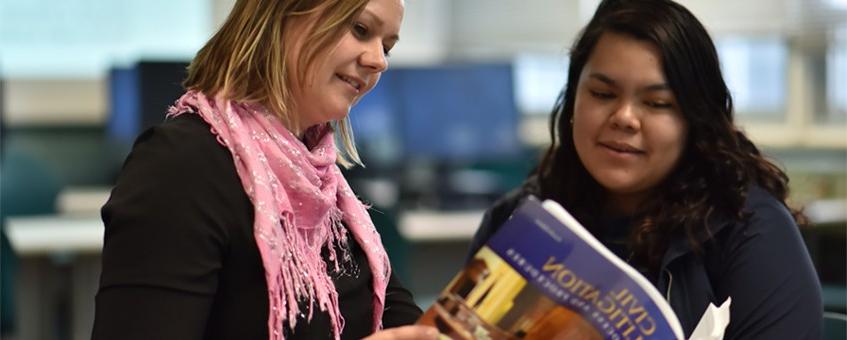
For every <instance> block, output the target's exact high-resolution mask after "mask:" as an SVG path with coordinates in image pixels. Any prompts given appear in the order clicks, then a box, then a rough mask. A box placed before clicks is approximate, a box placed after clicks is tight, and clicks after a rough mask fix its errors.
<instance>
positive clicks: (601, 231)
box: [471, 0, 822, 339]
mask: <svg viewBox="0 0 847 340" xmlns="http://www.w3.org/2000/svg"><path fill="white" fill-rule="evenodd" d="M569 67H570V68H569V70H568V83H567V85H566V86H565V88H564V90H563V92H562V93H561V94H560V96H559V100H558V103H557V105H556V107H555V108H554V109H553V113H552V117H551V129H550V130H551V131H550V132H551V137H552V139H553V143H552V145H551V146H550V147H549V149H548V150H547V152H546V154H545V156H544V158H543V159H542V161H541V163H540V164H539V165H538V167H537V168H536V170H535V171H534V172H533V174H532V175H531V176H530V177H529V178H528V180H527V181H526V183H525V184H524V185H523V186H522V187H521V188H520V189H519V190H517V191H515V192H513V193H511V194H509V195H508V196H506V197H504V198H503V199H501V200H500V201H499V202H497V203H496V204H495V205H494V206H493V207H492V208H491V209H490V210H489V211H488V213H487V214H486V217H485V218H484V220H483V222H482V225H481V227H480V229H479V231H478V232H477V235H476V236H475V238H474V243H473V245H472V249H471V252H472V253H474V252H476V251H477V249H479V247H480V246H481V245H482V244H484V243H485V241H486V240H487V239H488V238H489V237H490V236H491V235H492V234H493V233H494V232H495V231H496V230H497V228H498V227H499V226H500V225H501V224H502V223H503V222H504V221H505V220H506V219H507V218H508V216H509V215H510V213H511V212H512V210H513V209H514V208H515V206H516V205H517V204H518V203H519V201H520V200H521V199H522V198H523V197H525V196H526V195H529V194H534V195H537V196H539V197H541V198H545V199H553V200H555V201H557V202H559V203H561V204H562V205H563V206H564V207H565V208H567V209H568V210H569V211H571V212H572V213H573V214H574V216H575V217H577V219H579V220H580V221H581V222H582V223H584V224H585V225H586V227H587V228H588V229H589V230H590V231H591V232H592V233H593V234H594V235H595V236H596V237H597V238H598V239H600V240H601V241H602V242H603V243H604V244H605V245H606V246H608V247H609V248H610V249H611V250H612V251H613V252H615V253H616V254H617V255H618V256H619V257H621V258H622V259H624V260H626V261H627V262H629V263H630V264H631V265H633V266H634V267H636V268H638V269H639V270H640V271H641V272H642V273H643V274H645V276H646V277H647V278H648V279H650V280H651V281H652V282H653V283H654V285H655V286H656V287H657V288H658V289H659V291H660V292H662V294H664V295H665V296H666V298H667V299H668V301H669V303H670V305H671V306H672V308H673V310H674V312H675V313H676V314H677V315H678V316H679V319H680V322H681V323H682V326H683V329H684V331H685V334H686V336H689V335H690V334H691V332H692V331H693V329H694V327H695V326H696V325H697V322H698V321H699V320H700V318H701V316H702V315H703V312H705V310H706V308H707V306H708V305H709V304H710V303H713V304H715V305H721V303H723V302H724V301H725V300H726V299H727V298H730V297H731V298H732V303H731V306H730V323H729V325H728V327H727V329H726V333H725V338H726V339H818V338H819V337H820V331H821V320H822V306H821V296H820V283H819V281H818V278H817V275H816V273H815V271H814V269H813V266H812V262H811V260H810V257H809V255H808V252H807V250H806V248H805V246H804V243H803V241H802V239H801V237H800V233H799V230H798V225H802V224H803V218H802V215H801V214H800V213H799V212H798V211H796V210H793V209H791V208H790V207H788V205H787V204H786V197H787V192H788V186H787V182H788V179H787V177H786V175H785V174H784V173H783V172H782V171H781V170H780V169H779V168H777V167H776V166H775V165H774V164H773V163H771V162H769V161H768V160H766V159H765V158H764V157H763V156H762V154H761V153H760V151H759V150H758V149H757V148H756V146H755V145H753V143H752V142H751V141H750V140H749V139H748V138H747V137H746V136H745V135H744V134H743V133H742V132H741V131H740V130H739V129H738V128H737V127H736V126H735V125H734V123H733V109H732V100H731V97H730V94H729V91H728V90H727V87H726V84H725V82H724V80H723V78H722V76H721V71H720V64H719V61H718V56H717V53H716V50H715V47H714V44H713V42H712V40H711V38H710V37H709V35H708V33H707V32H706V30H705V29H704V27H703V26H702V24H700V22H699V21H698V20H697V19H696V18H695V17H694V16H693V15H692V14H691V13H690V12H689V11H688V10H686V9H685V8H684V7H683V6H681V5H679V4H677V3H674V2H672V1H669V0H611V1H603V2H602V3H601V4H600V5H599V7H598V9H597V11H596V13H595V15H594V17H593V19H592V20H591V21H590V22H589V24H588V25H587V26H586V27H585V29H584V30H583V32H582V33H581V35H580V37H579V38H578V39H577V40H576V42H575V44H574V46H573V48H572V50H571V62H570V66H569Z"/></svg>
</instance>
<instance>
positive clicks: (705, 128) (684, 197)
mask: <svg viewBox="0 0 847 340" xmlns="http://www.w3.org/2000/svg"><path fill="white" fill-rule="evenodd" d="M605 32H614V33H619V34H625V35H628V36H631V37H633V38H635V39H638V40H641V41H645V42H648V43H650V44H652V45H654V46H655V47H656V48H657V49H658V50H659V51H660V52H659V53H661V59H662V69H663V71H664V74H665V77H666V79H667V82H668V84H669V86H670V88H671V90H672V92H673V94H674V97H675V98H676V100H677V102H678V105H679V107H680V110H681V112H682V115H683V117H684V119H685V120H686V122H687V123H688V127H689V130H688V138H687V145H686V146H685V151H683V154H682V156H681V158H680V160H679V162H678V163H677V166H676V168H675V169H674V170H672V171H671V173H670V174H668V176H667V177H666V178H665V179H664V180H662V182H660V183H659V184H658V185H657V187H656V188H655V189H654V190H653V191H654V193H653V194H652V195H651V196H650V198H649V199H648V200H647V201H645V202H642V204H641V205H640V207H639V209H638V211H639V212H638V213H637V215H636V216H634V217H635V218H636V220H635V221H636V222H635V223H636V225H635V226H634V228H633V231H632V233H631V235H630V241H629V243H630V246H631V249H632V251H633V254H632V255H633V257H632V260H633V261H634V263H636V264H637V265H639V266H642V267H644V268H645V269H647V270H648V271H649V272H650V273H651V274H654V275H656V274H658V273H657V271H658V269H659V265H660V264H661V259H662V256H663V254H664V253H665V251H666V250H667V247H668V244H669V240H670V239H671V238H672V237H674V236H678V235H684V236H685V237H687V239H688V240H689V242H691V244H692V246H693V248H694V249H695V251H698V252H699V251H701V249H702V244H703V242H704V241H705V240H707V239H708V238H709V237H710V236H711V232H710V231H709V225H710V222H712V223H714V222H715V221H717V220H720V219H726V218H730V219H735V220H746V219H747V218H749V213H747V212H745V211H744V203H745V201H746V198H747V190H748V187H749V186H750V185H751V184H754V185H758V186H760V187H762V188H763V189H764V190H766V191H768V192H769V193H771V194H772V195H773V196H775V197H776V198H777V199H779V200H781V201H782V202H783V204H785V200H786V196H787V194H788V177H787V176H786V175H785V173H784V172H783V171H782V170H780V169H779V168H778V167H777V166H775V165H774V164H773V163H771V162H770V161H768V160H767V159H765V157H764V156H763V155H762V153H761V152H760V151H759V149H758V148H756V146H755V145H753V143H752V142H751V141H750V140H749V139H748V138H747V137H746V136H745V135H744V133H742V132H741V131H740V130H739V129H738V128H737V127H736V126H735V124H734V123H733V108H732V98H731V96H730V93H729V90H728V89H727V86H726V83H725V82H724V79H723V77H722V75H721V70H720V63H719V61H718V55H717V51H716V49H715V46H714V43H713V42H712V39H711V38H710V37H709V34H708V33H707V32H706V29H705V28H704V27H703V25H702V24H701V23H700V22H699V21H698V20H697V18H695V17H694V15H693V14H691V12H689V11H688V10H687V9H685V8H684V7H683V6H681V5H679V4H677V3H675V2H673V1H670V0H604V1H602V2H601V3H600V5H599V7H598V8H597V10H596V12H595V14H594V17H593V18H592V19H591V21H590V22H589V23H588V25H587V26H586V27H585V28H584V29H583V31H582V32H581V33H580V35H579V37H578V38H577V40H576V42H575V43H574V45H573V47H572V48H571V59H570V66H569V69H568V79H567V84H566V85H565V88H564V89H563V91H562V92H561V93H560V94H559V98H558V100H557V102H556V105H555V107H554V108H553V112H552V115H551V117H550V135H551V138H552V141H553V142H552V144H551V146H550V147H549V149H548V150H547V151H546V153H545V154H544V156H543V158H542V160H541V162H540V164H539V166H538V167H537V168H536V169H535V170H534V173H533V177H535V178H536V180H537V184H538V188H537V191H538V194H539V195H540V196H542V197H544V198H550V199H553V200H556V201H558V202H560V203H562V204H563V205H564V206H565V207H567V208H568V209H569V210H570V211H571V212H572V213H573V214H574V215H575V217H576V218H577V219H579V220H580V221H582V222H583V223H585V225H586V227H588V228H589V229H590V230H592V232H596V231H597V228H599V227H598V226H597V217H598V216H601V215H602V214H603V211H602V208H603V207H604V206H605V205H604V203H605V192H604V189H603V188H602V187H601V186H600V184H599V183H598V182H597V181H596V180H594V178H592V176H591V175H590V174H589V173H588V171H587V170H586V169H585V167H584V166H583V164H582V163H581V161H580V159H579V157H578V156H577V153H576V149H575V148H574V143H573V133H572V125H571V124H570V121H571V119H572V117H573V114H574V101H575V98H576V92H577V86H578V83H579V76H580V74H581V73H582V69H583V67H584V66H585V64H586V62H587V61H588V58H589V57H590V55H591V53H592V51H593V49H594V47H595V45H596V44H597V42H598V41H599V39H600V37H601V36H602V35H603V34H604V33H605ZM786 207H787V205H786ZM789 209H790V208H789ZM791 212H792V214H793V215H794V218H795V220H796V221H797V223H798V225H803V224H804V223H805V220H804V219H803V215H802V213H800V212H799V211H797V210H791Z"/></svg>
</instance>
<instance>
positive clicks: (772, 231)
mask: <svg viewBox="0 0 847 340" xmlns="http://www.w3.org/2000/svg"><path fill="white" fill-rule="evenodd" d="M529 183H530V184H527V185H525V186H524V187H522V188H520V189H518V190H515V191H513V192H511V193H509V194H508V195H506V196H505V197H503V198H502V199H500V200H499V201H498V202H496V203H495V204H494V206H492V207H491V209H489V210H488V212H486V214H485V217H484V218H483V221H482V224H481V225H480V228H479V230H478V231H477V233H476V235H475V236H474V239H473V242H472V244H471V250H470V254H474V253H476V251H477V250H479V248H480V247H481V246H482V245H483V244H485V242H486V241H487V240H488V239H489V238H490V237H491V236H492V235H493V234H494V233H495V232H496V231H497V229H498V228H499V227H500V226H501V225H502V224H503V222H505V221H506V219H507V218H508V217H509V215H511V213H512V211H513V210H514V209H515V208H516V207H517V205H518V204H519V203H520V201H521V200H522V199H523V198H524V197H526V196H527V195H529V194H535V195H538V194H537V189H536V188H535V186H534V185H533V184H532V183H531V182H529ZM745 210H746V211H748V212H751V213H752V215H751V217H750V219H749V220H747V221H731V220H727V221H723V222H722V223H716V224H713V225H712V231H713V235H714V237H712V238H710V239H708V240H707V241H705V242H704V243H703V245H702V246H703V253H702V255H701V256H698V255H697V254H695V253H694V252H693V250H692V249H691V245H690V243H689V242H688V240H687V239H686V238H685V237H677V238H674V239H672V240H671V243H670V245H669V247H668V249H667V251H666V252H665V255H664V258H663V262H662V266H661V269H660V275H659V277H657V278H650V279H651V281H653V282H654V284H655V285H656V287H657V288H658V290H659V291H660V292H661V293H662V295H663V296H665V297H666V298H667V299H668V302H669V304H670V305H671V307H672V308H673V310H674V312H675V314H676V315H677V317H678V318H679V320H680V323H681V324H682V327H683V330H684V333H685V335H686V336H689V335H690V334H691V332H692V331H693V330H694V327H695V326H696V325H697V322H699V320H700V318H701V317H702V315H703V312H705V310H706V307H707V306H708V305H709V303H713V304H715V305H716V306H719V305H721V303H723V302H724V301H725V300H726V298H727V297H732V304H731V308H730V324H729V325H728V326H727V327H728V328H727V330H726V333H725V337H724V339H727V340H730V339H814V340H818V339H820V336H821V328H822V325H823V322H822V321H823V304H822V300H821V288H820V281H819V280H818V277H817V273H816V272H815V270H814V267H813V265H812V261H811V258H810V256H809V253H808V251H807V249H806V246H805V244H804V242H803V239H802V238H801V236H800V232H799V230H798V227H797V225H796V223H795V222H794V219H793V217H792V216H791V214H790V213H789V211H788V210H787V209H786V208H785V206H783V205H782V204H781V203H780V202H779V201H778V200H777V199H776V198H774V197H773V196H772V195H770V194H769V193H767V192H766V191H764V190H763V189H761V188H759V187H756V186H752V187H751V188H750V189H749V190H748V195H747V201H746V203H745ZM620 227H621V228H624V229H625V228H628V227H627V226H626V225H621V226H620ZM609 235H615V234H614V233H612V234H609ZM599 236H600V237H598V238H599V239H600V240H601V241H602V242H604V243H605V244H606V245H608V246H611V247H612V248H613V249H616V250H617V251H616V252H617V253H618V256H621V254H622V253H621V252H622V251H624V250H622V249H625V248H621V246H620V245H619V244H609V241H610V240H613V239H616V237H614V236H612V237H611V238H610V237H603V235H599ZM618 236H620V235H619V234H618ZM471 256H472V255H471ZM621 257H623V256H621Z"/></svg>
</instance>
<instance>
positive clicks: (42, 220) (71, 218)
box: [6, 215, 103, 257]
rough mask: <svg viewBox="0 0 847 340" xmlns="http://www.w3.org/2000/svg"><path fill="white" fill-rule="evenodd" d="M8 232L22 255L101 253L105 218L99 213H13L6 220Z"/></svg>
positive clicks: (16, 249) (14, 245)
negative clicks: (36, 214)
mask: <svg viewBox="0 0 847 340" xmlns="http://www.w3.org/2000/svg"><path fill="white" fill-rule="evenodd" d="M6 235H8V236H9V242H11V243H12V248H14V249H15V253H17V254H18V256H21V257H28V256H38V255H56V254H62V253H73V254H99V253H100V251H101V250H102V249H103V222H102V221H101V220H100V216H96V215H49V216H28V217H13V218H9V219H7V220H6Z"/></svg>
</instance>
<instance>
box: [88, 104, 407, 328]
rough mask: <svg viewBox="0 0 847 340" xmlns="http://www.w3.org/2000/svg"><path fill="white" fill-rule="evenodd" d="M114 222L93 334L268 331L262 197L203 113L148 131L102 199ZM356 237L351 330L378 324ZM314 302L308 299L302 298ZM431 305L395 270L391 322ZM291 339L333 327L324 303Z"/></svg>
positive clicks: (347, 315) (107, 220) (347, 279)
mask: <svg viewBox="0 0 847 340" xmlns="http://www.w3.org/2000/svg"><path fill="white" fill-rule="evenodd" d="M102 217H103V222H104V224H105V226H106V233H105V243H104V246H103V270H102V274H101V277H100V289H99V291H98V293H97V299H96V312H95V321H94V331H93V338H94V339H181V340H182V339H268V326H267V324H268V308H269V307H268V306H269V304H268V292H267V291H268V290H267V284H266V282H265V276H264V275H265V273H264V269H263V267H262V261H261V256H260V254H259V250H258V248H257V246H256V241H255V238H254V237H253V205H252V204H251V203H250V201H249V199H248V197H247V195H246V194H245V192H244V189H243V187H242V185H241V181H240V179H239V177H238V174H237V173H236V170H235V166H234V164H233V160H232V156H231V154H230V152H229V151H228V150H227V149H226V148H225V147H223V146H222V145H220V144H219V143H218V142H217V140H216V139H215V136H214V135H213V134H212V133H211V132H210V127H209V125H207V124H206V123H205V122H204V121H203V120H202V119H201V118H200V117H199V116H197V115H195V114H184V115H181V116H178V117H177V118H174V119H171V120H168V121H166V122H165V123H163V124H161V125H160V126H158V127H155V128H152V129H150V130H148V131H146V132H144V133H143V134H142V135H141V136H140V137H139V138H138V140H137V141H136V143H135V146H134V147H133V151H132V152H131V153H130V155H129V157H128V158H127V160H126V163H125V164H124V168H123V170H122V173H121V175H120V177H119V178H118V181H117V185H116V186H115V188H114V189H113V190H112V195H111V197H110V198H109V201H108V202H107V203H106V205H105V206H104V207H103V210H102ZM348 239H350V240H351V241H350V244H349V247H350V251H351V254H352V260H351V262H350V263H347V265H346V267H347V269H348V270H346V271H344V272H345V274H338V273H333V272H331V273H330V275H331V277H332V279H333V281H334V282H335V286H336V289H337V291H338V295H339V305H340V310H341V314H342V316H343V317H344V320H345V326H344V330H343V333H342V337H343V338H346V339H359V338H361V337H363V336H366V335H368V334H369V333H370V332H371V330H372V329H371V328H372V327H373V322H372V319H373V314H372V310H373V285H372V276H371V270H370V267H369V266H368V262H367V258H366V256H365V254H364V252H363V251H362V249H361V248H360V247H359V245H358V244H357V243H356V241H355V239H354V238H352V237H351V238H348ZM301 310H303V311H305V309H303V308H301ZM420 314H421V310H420V309H419V308H418V307H417V306H416V305H415V304H414V301H413V300H412V296H411V294H410V293H409V291H407V290H406V289H405V288H403V287H402V286H401V285H400V284H399V283H398V281H397V278H396V277H395V276H393V275H392V277H391V278H390V280H389V284H388V291H387V292H386V301H385V314H384V316H383V323H384V326H385V327H386V328H390V327H396V326H401V325H406V324H411V323H414V321H415V320H416V319H417V318H418V317H419V316H420ZM286 333H287V334H286V338H287V339H324V338H331V337H332V330H331V326H330V323H329V316H328V314H326V313H321V312H319V311H318V310H317V309H316V312H315V314H314V316H313V319H312V320H311V322H306V320H305V319H299V320H298V323H297V327H296V328H295V329H294V331H293V332H291V330H289V329H286Z"/></svg>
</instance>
